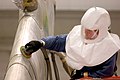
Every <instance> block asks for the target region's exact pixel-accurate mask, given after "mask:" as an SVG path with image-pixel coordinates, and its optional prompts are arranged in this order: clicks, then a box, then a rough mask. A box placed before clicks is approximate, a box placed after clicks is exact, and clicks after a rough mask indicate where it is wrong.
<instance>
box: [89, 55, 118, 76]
mask: <svg viewBox="0 0 120 80" xmlns="http://www.w3.org/2000/svg"><path fill="white" fill-rule="evenodd" d="M117 54H118V53H116V54H114V55H113V56H112V57H111V58H110V59H108V60H107V61H106V62H104V63H102V64H101V65H98V66H96V67H95V69H96V71H93V72H92V71H90V72H89V74H88V75H89V76H90V77H93V78H104V77H111V76H112V75H113V74H114V73H115V71H116V70H117V66H116V60H117ZM97 68H98V69H97Z"/></svg>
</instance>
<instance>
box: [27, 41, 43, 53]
mask: <svg viewBox="0 0 120 80" xmlns="http://www.w3.org/2000/svg"><path fill="white" fill-rule="evenodd" d="M43 46H44V41H42V40H41V41H30V42H29V43H27V44H26V45H25V50H26V52H27V53H29V54H32V53H33V52H35V51H37V50H38V49H40V48H41V47H43Z"/></svg>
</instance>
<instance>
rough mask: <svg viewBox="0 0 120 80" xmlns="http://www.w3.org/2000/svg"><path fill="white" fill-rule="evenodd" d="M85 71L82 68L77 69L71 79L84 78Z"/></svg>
mask: <svg viewBox="0 0 120 80" xmlns="http://www.w3.org/2000/svg"><path fill="white" fill-rule="evenodd" d="M83 77H84V76H83V72H81V71H80V70H76V74H74V75H73V76H72V77H71V79H70V80H76V79H80V78H83Z"/></svg>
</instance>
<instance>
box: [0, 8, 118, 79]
mask: <svg viewBox="0 0 120 80" xmlns="http://www.w3.org/2000/svg"><path fill="white" fill-rule="evenodd" d="M109 12H110V15H111V19H112V25H111V27H112V32H114V33H117V34H118V35H119V36H120V31H119V30H120V11H109ZM83 14H84V11H71V10H68V11H67V10H66V11H65V10H58V11H57V12H56V15H55V16H56V21H55V35H58V34H66V33H68V32H69V31H70V30H71V29H72V27H73V26H75V25H78V24H80V19H81V17H82V15H83ZM17 24H18V11H17V10H1V11H0V80H2V78H3V76H4V74H5V70H6V66H7V63H8V61H9V55H10V52H11V48H12V44H13V41H14V37H15V33H16V30H17ZM118 64H120V62H118ZM1 72H2V73H1ZM119 72H120V70H119Z"/></svg>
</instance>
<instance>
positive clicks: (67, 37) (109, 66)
mask: <svg viewBox="0 0 120 80" xmlns="http://www.w3.org/2000/svg"><path fill="white" fill-rule="evenodd" d="M110 24H111V19H110V15H109V13H108V11H107V10H105V9H104V8H101V7H92V8H90V9H88V10H87V11H86V12H85V14H84V15H83V17H82V19H81V25H77V26H74V27H73V29H72V30H71V31H70V32H69V34H64V35H57V36H48V37H45V38H42V39H41V40H33V41H30V42H29V43H27V44H26V45H25V49H26V51H28V52H30V53H31V54H32V53H33V52H35V51H37V50H38V49H40V48H41V47H43V48H46V49H48V50H54V51H57V52H65V55H66V56H65V59H66V62H67V64H68V65H69V66H70V67H71V68H73V69H75V70H76V72H75V74H74V75H73V76H72V77H71V80H74V79H80V78H83V77H85V76H88V77H92V78H105V77H111V76H113V75H114V73H115V71H116V70H117V66H116V59H117V53H118V50H119V49H120V39H119V37H118V35H116V34H113V33H110V32H109V27H110Z"/></svg>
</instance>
